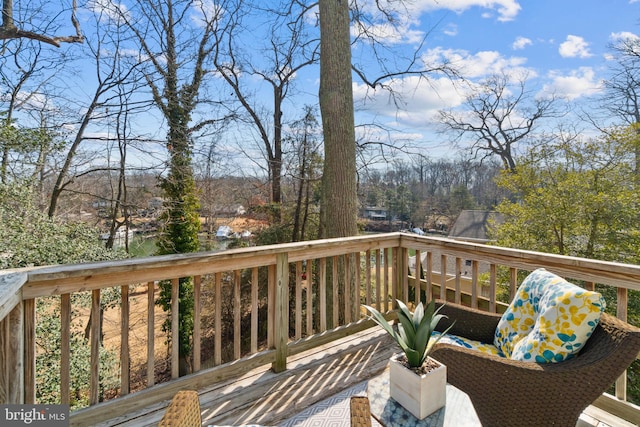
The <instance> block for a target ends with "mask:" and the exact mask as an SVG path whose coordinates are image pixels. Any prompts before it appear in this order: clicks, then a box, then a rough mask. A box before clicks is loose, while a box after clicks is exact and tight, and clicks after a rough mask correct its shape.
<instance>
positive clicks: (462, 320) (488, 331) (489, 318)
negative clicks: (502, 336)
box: [436, 300, 502, 343]
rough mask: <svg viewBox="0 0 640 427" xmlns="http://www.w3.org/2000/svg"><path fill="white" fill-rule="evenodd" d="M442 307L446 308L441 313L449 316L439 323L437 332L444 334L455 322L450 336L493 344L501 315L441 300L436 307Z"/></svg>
mask: <svg viewBox="0 0 640 427" xmlns="http://www.w3.org/2000/svg"><path fill="white" fill-rule="evenodd" d="M442 305H444V307H442V309H441V310H440V313H441V314H444V315H445V316H447V318H445V319H442V320H441V321H440V323H438V326H437V327H436V330H438V331H441V332H442V331H444V330H445V329H447V328H448V327H449V326H450V325H451V324H452V323H454V322H455V324H454V325H453V327H452V328H451V330H450V331H449V333H450V334H453V335H459V336H462V337H465V338H469V339H472V340H476V341H480V342H484V343H493V338H494V335H495V331H496V327H497V326H498V321H499V320H500V318H501V317H502V316H501V315H500V314H497V313H488V312H485V311H480V310H475V309H472V308H469V307H465V306H462V305H459V304H453V303H449V302H445V301H441V300H438V301H436V307H440V306H442Z"/></svg>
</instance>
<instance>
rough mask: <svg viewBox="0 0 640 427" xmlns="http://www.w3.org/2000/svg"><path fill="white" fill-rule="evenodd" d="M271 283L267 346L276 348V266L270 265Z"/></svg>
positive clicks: (268, 294)
mask: <svg viewBox="0 0 640 427" xmlns="http://www.w3.org/2000/svg"><path fill="white" fill-rule="evenodd" d="M268 274H269V283H267V287H268V290H267V347H268V348H270V349H271V348H274V346H275V337H274V336H273V328H274V324H275V317H276V312H275V303H274V301H275V299H276V266H275V265H270V266H269V273H268Z"/></svg>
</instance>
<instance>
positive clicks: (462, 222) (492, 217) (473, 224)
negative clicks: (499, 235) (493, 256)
mask: <svg viewBox="0 0 640 427" xmlns="http://www.w3.org/2000/svg"><path fill="white" fill-rule="evenodd" d="M490 222H495V223H497V224H500V223H502V222H504V217H503V215H502V214H500V213H498V212H495V211H481V210H465V211H462V212H460V215H458V218H457V219H456V221H455V222H454V223H453V226H452V227H451V230H449V238H452V239H456V240H464V241H467V242H475V243H486V242H488V241H489V240H490V239H489V235H488V228H489V224H490Z"/></svg>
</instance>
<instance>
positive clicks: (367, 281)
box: [364, 249, 371, 306]
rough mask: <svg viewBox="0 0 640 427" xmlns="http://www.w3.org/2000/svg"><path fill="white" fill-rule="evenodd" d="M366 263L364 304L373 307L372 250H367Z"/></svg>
mask: <svg viewBox="0 0 640 427" xmlns="http://www.w3.org/2000/svg"><path fill="white" fill-rule="evenodd" d="M364 256H365V261H364V283H365V297H364V298H365V299H364V301H365V302H364V303H365V304H367V305H369V306H370V305H371V249H367V250H366V252H365V254H364Z"/></svg>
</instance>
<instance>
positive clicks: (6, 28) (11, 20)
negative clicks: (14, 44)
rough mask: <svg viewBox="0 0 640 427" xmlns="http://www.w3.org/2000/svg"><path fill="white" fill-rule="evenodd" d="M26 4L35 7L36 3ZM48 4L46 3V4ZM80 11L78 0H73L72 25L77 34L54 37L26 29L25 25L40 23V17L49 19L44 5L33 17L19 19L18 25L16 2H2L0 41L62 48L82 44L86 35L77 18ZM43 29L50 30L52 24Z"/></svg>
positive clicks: (6, 0)
mask: <svg viewBox="0 0 640 427" xmlns="http://www.w3.org/2000/svg"><path fill="white" fill-rule="evenodd" d="M23 3H24V4H28V5H29V6H32V7H33V5H35V2H33V3H32V2H23ZM45 4H46V3H45ZM77 9H78V5H77V2H76V0H72V5H71V10H70V11H69V14H70V21H71V25H72V26H73V28H74V29H75V34H73V35H68V36H53V35H48V34H46V33H45V31H44V30H39V29H37V28H34V29H32V30H27V29H25V28H24V25H27V24H28V25H33V22H34V21H39V20H40V19H38V18H40V17H42V18H43V19H45V20H46V19H48V18H49V15H48V14H47V12H46V11H45V7H44V4H43V5H40V8H37V9H36V10H35V11H34V12H33V15H32V16H29V18H28V19H18V22H17V23H16V16H15V11H14V2H13V0H3V1H2V25H0V40H10V39H20V38H24V39H31V40H36V41H38V42H42V43H48V44H51V45H53V46H56V47H60V44H61V43H82V42H83V41H84V35H83V34H82V30H81V28H80V22H79V21H78V18H77V17H76V12H77ZM43 27H45V28H50V27H51V22H48V23H44V24H43Z"/></svg>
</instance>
